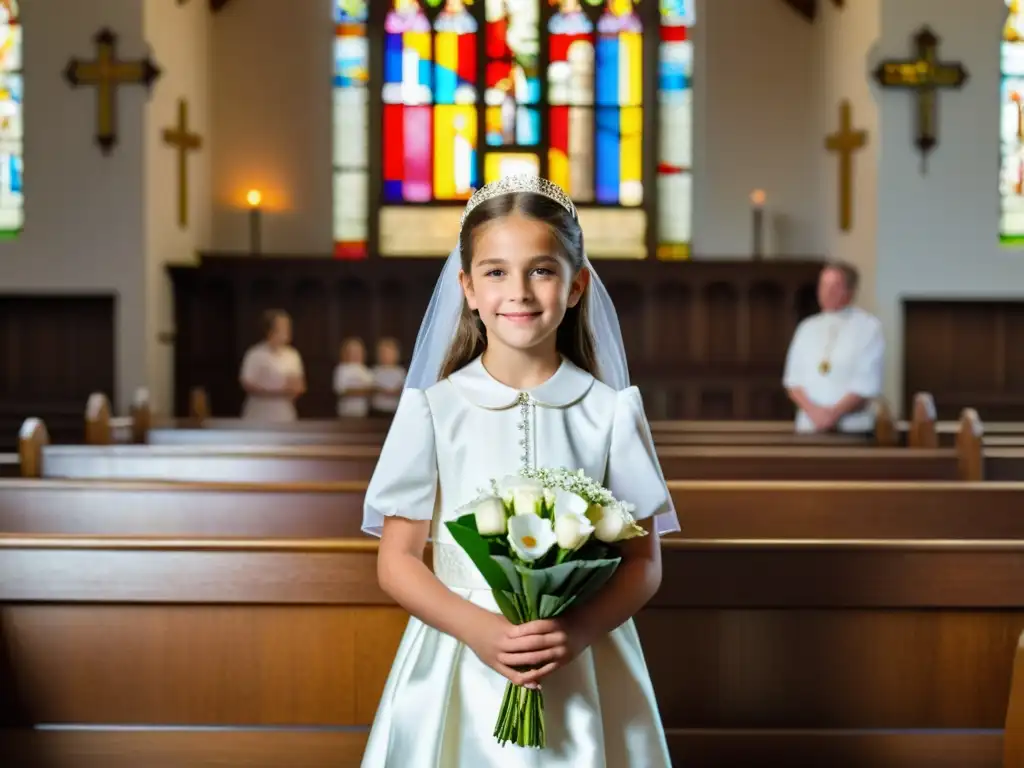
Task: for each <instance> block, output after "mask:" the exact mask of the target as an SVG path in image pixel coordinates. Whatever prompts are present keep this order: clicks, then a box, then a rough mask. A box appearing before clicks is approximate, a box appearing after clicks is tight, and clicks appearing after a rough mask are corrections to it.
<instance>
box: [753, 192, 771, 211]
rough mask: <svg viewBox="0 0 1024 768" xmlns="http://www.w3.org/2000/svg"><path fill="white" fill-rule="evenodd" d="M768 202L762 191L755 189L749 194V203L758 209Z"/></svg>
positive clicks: (765, 194)
mask: <svg viewBox="0 0 1024 768" xmlns="http://www.w3.org/2000/svg"><path fill="white" fill-rule="evenodd" d="M767 200H768V195H767V193H766V192H765V191H764V190H763V189H755V190H754V191H753V192H751V193H750V202H752V203H753V204H754V205H756V206H758V207H760V206H762V205H764V204H765V202H767Z"/></svg>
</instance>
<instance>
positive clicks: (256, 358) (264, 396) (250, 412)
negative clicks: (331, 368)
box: [238, 309, 306, 422]
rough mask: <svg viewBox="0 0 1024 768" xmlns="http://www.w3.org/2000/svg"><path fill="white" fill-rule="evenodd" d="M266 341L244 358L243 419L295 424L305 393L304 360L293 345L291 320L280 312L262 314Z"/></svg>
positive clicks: (257, 345)
mask: <svg viewBox="0 0 1024 768" xmlns="http://www.w3.org/2000/svg"><path fill="white" fill-rule="evenodd" d="M263 328H264V339H263V341H261V342H260V343H259V344H255V345H254V346H252V347H250V348H249V351H248V352H246V353H245V357H244V358H243V359H242V370H241V373H240V374H239V377H238V379H239V382H240V383H241V385H242V388H243V389H244V390H245V392H246V395H247V397H246V398H245V405H244V406H243V407H242V418H243V419H246V420H248V421H262V422H282V421H295V419H296V418H297V414H296V413H295V400H296V398H298V397H299V396H300V395H302V394H303V393H304V392H305V391H306V374H305V371H304V369H303V367H302V358H301V357H300V356H299V353H298V351H297V350H296V349H295V347H293V346H292V345H291V340H292V319H291V317H289V316H288V313H287V312H285V311H283V310H280V309H268V310H267V311H266V312H265V313H264V314H263Z"/></svg>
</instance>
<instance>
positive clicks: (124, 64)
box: [64, 29, 160, 155]
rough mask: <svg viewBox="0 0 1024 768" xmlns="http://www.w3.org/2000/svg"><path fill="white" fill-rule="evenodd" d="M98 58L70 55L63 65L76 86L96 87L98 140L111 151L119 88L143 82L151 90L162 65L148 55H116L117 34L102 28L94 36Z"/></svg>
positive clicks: (73, 85)
mask: <svg viewBox="0 0 1024 768" xmlns="http://www.w3.org/2000/svg"><path fill="white" fill-rule="evenodd" d="M95 41H96V58H95V60H93V61H80V60H79V59H71V61H69V62H68V65H67V67H66V68H65V69H64V78H65V79H66V80H67V81H68V82H69V83H70V84H71V86H72V87H74V88H77V87H78V86H80V85H91V86H94V87H95V88H96V143H97V144H99V145H100V149H101V150H102V152H103V154H105V155H109V154H110V152H111V150H113V148H114V145H115V144H117V89H118V87H119V86H122V85H143V86H145V87H146V90H149V88H150V86H151V85H152V84H153V81H154V80H156V79H157V78H158V77H159V76H160V68H159V67H158V66H157V65H156V64H154V63H153V61H152V60H151V59H150V58H149V56H146V58H144V59H139V60H138V61H120V60H119V59H118V58H117V36H116V35H115V34H114V33H113V32H112V31H111V30H109V29H101V30H100V31H99V32H98V33H97V34H96V37H95Z"/></svg>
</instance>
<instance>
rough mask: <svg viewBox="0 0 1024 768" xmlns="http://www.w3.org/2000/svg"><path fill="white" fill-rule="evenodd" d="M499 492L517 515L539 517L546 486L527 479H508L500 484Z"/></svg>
mask: <svg viewBox="0 0 1024 768" xmlns="http://www.w3.org/2000/svg"><path fill="white" fill-rule="evenodd" d="M498 492H499V493H500V494H501V498H502V499H503V500H504V502H505V503H506V504H509V505H511V507H512V510H513V513H514V514H516V515H539V514H540V510H541V502H542V501H543V500H544V486H543V485H541V484H540V483H539V482H538V481H536V480H531V479H530V478H527V477H515V476H513V477H506V478H505V479H504V480H502V481H501V482H500V483H498Z"/></svg>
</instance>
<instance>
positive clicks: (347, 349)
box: [334, 336, 373, 419]
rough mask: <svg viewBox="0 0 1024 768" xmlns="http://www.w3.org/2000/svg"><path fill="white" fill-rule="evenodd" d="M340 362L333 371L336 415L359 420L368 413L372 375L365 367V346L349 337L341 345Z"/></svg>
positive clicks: (354, 338) (357, 339) (356, 339)
mask: <svg viewBox="0 0 1024 768" xmlns="http://www.w3.org/2000/svg"><path fill="white" fill-rule="evenodd" d="M340 357H341V360H340V362H339V363H338V365H337V366H336V367H335V369H334V394H336V395H337V396H338V415H339V416H341V417H343V418H354V419H361V418H364V417H365V416H367V415H368V414H369V413H370V396H371V394H372V393H373V374H372V373H371V372H370V369H369V368H367V367H366V345H365V344H363V340H362V339H359V338H356V337H354V336H353V337H351V338H348V339H345V341H343V342H342V343H341V356H340Z"/></svg>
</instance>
